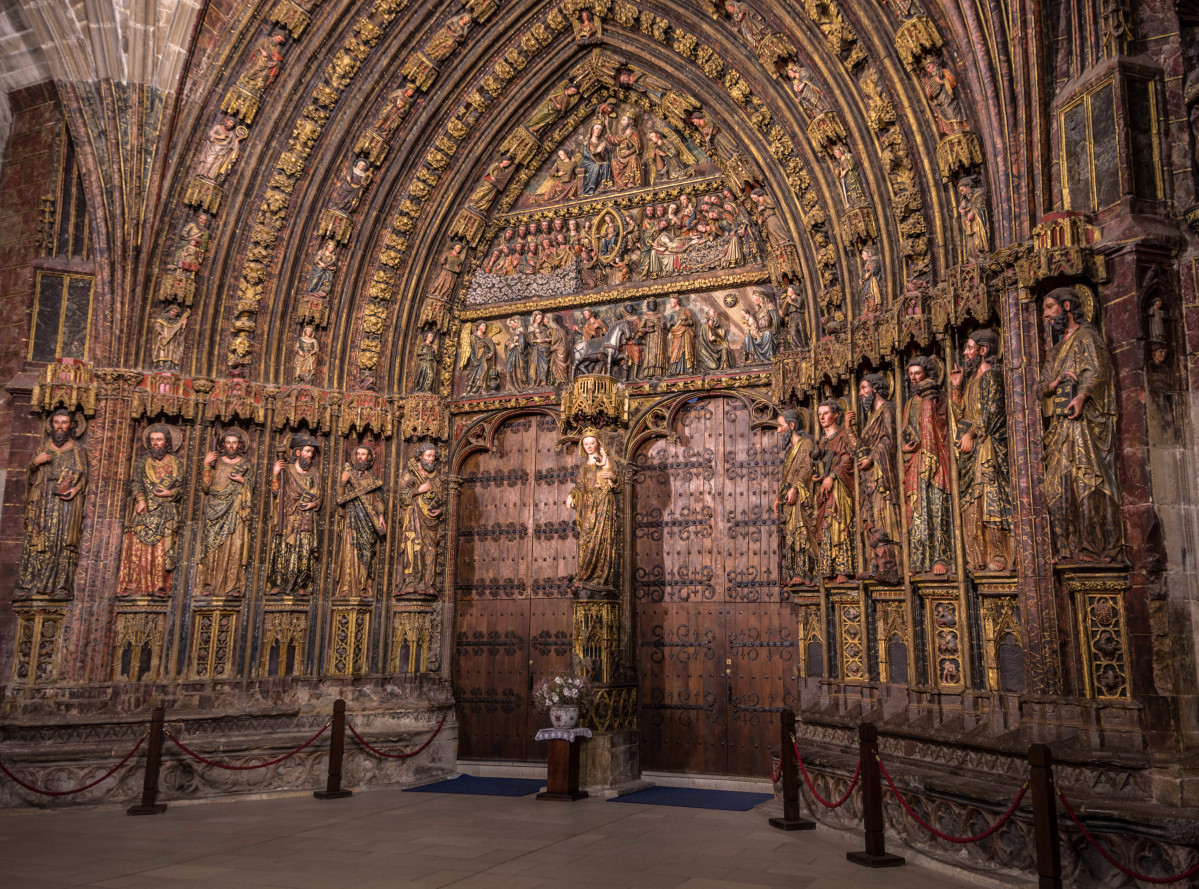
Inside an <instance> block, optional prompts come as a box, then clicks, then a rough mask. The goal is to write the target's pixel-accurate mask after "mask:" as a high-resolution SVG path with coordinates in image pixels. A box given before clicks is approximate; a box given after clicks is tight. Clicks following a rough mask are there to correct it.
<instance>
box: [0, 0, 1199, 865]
mask: <svg viewBox="0 0 1199 889" xmlns="http://www.w3.org/2000/svg"><path fill="white" fill-rule="evenodd" d="M33 5H35V4H16V8H17V9H18V10H20V11H21V14H20V15H17V14H16V13H14V16H15V17H13V16H10V17H8V18H5V19H3V20H0V30H3V29H9V30H11V31H12V32H13V33H12V34H11V35H9V36H11V40H10V41H9V45H11V46H12V47H16V48H20V51H16V50H15V49H14V52H13V53H6V60H5V61H4V62H2V63H0V68H3V69H4V70H5V71H6V72H7V76H8V79H7V80H6V81H5V82H6V83H7V84H10V85H13V86H14V88H13V89H12V91H11V92H10V93H9V94H8V97H7V99H8V106H9V107H10V110H11V115H0V120H3V121H6V122H5V123H3V124H0V131H2V132H3V133H4V134H5V138H6V139H7V141H6V142H4V143H3V144H4V145H5V148H4V155H3V164H4V167H3V169H4V175H3V179H2V180H0V215H2V216H3V217H4V219H5V220H6V221H7V223H8V224H7V225H6V226H5V230H6V231H7V232H10V235H8V236H6V237H8V238H9V240H6V241H5V242H4V244H3V245H2V249H3V255H4V258H5V262H4V263H0V265H2V266H3V268H2V269H0V301H3V303H4V304H5V306H6V307H7V309H6V311H5V312H4V318H5V321H4V323H3V325H0V330H2V331H3V335H2V336H0V369H2V370H3V377H4V380H5V386H6V389H5V391H6V393H7V394H6V396H5V399H4V400H3V401H2V402H0V428H3V430H4V431H5V432H6V434H5V435H4V436H3V437H2V438H3V441H2V442H0V466H3V467H4V470H3V472H4V474H3V475H2V476H0V479H2V481H0V489H2V490H3V492H4V494H3V505H2V511H0V552H2V553H3V554H4V564H5V567H6V569H8V570H6V571H4V572H0V639H2V640H3V642H2V643H0V681H2V682H3V683H5V684H4V690H3V693H2V695H0V714H2V716H3V720H2V721H3V722H4V724H5V728H4V730H3V732H2V733H0V758H3V759H5V761H14V762H24V763H27V764H28V765H27V766H26V769H27V770H26V773H25V774H27V775H28V776H29V777H30V778H31V779H37V778H38V777H39V776H48V775H58V776H67V777H71V776H75V777H80V779H81V781H82V778H83V777H85V776H88V775H91V774H92V772H93V771H94V769H95V768H96V765H97V763H98V762H99V761H100V760H101V759H102V758H103V757H102V755H101V754H102V751H99V746H103V745H102V744H100V742H101V740H102V741H103V742H104V744H109V742H110V741H111V742H112V743H113V744H115V743H116V742H117V741H121V740H123V739H125V738H129V739H131V741H132V740H136V737H137V733H138V732H139V731H140V730H141V729H140V726H141V725H142V722H143V721H144V719H145V718H146V713H147V712H148V710H149V708H150V707H151V706H153V705H155V704H158V703H163V704H164V706H168V708H169V710H170V712H171V714H172V718H173V719H178V720H180V721H181V722H180V724H181V725H185V726H187V730H188V731H190V732H193V733H200V734H203V733H209V734H212V733H214V732H216V731H217V730H218V727H227V726H228V725H232V724H233V723H237V724H238V725H242V724H243V723H242V722H238V720H243V721H244V720H250V721H249V722H244V725H245V726H246V729H245V734H244V735H243V736H242V737H243V741H242V742H241V743H242V748H240V749H243V750H244V752H245V753H246V754H247V755H249V754H253V755H256V756H257V755H264V754H273V753H277V752H279V751H284V750H290V749H292V748H293V747H294V746H295V743H296V742H297V739H299V740H303V739H304V738H306V737H308V736H309V735H310V734H311V733H312V732H313V731H316V730H317V729H319V727H320V726H321V725H323V723H324V721H325V720H326V716H325V713H326V711H327V710H328V707H329V706H330V704H331V702H332V700H334V699H336V698H339V697H340V698H343V699H345V700H346V701H347V702H348V707H349V708H350V709H351V710H352V711H353V712H354V714H355V720H356V722H357V724H358V725H359V727H360V728H363V729H365V730H373V731H375V732H376V733H389V737H394V738H397V739H399V741H401V742H403V741H405V740H408V739H411V740H413V742H414V746H415V743H416V741H417V739H421V738H426V737H428V736H430V734H432V733H433V732H434V729H437V732H436V734H435V739H434V742H433V743H432V744H431V745H430V746H429V748H428V752H427V754H422V757H420V758H414V759H411V760H403V761H399V760H396V761H382V762H381V761H380V760H377V759H370V758H368V757H366V756H364V755H363V756H358V755H357V754H355V755H352V756H350V758H349V759H347V764H346V767H345V777H346V781H347V783H358V784H366V783H369V782H371V781H375V782H389V783H411V782H413V781H415V780H418V779H421V778H424V777H428V776H432V775H438V774H442V773H444V772H446V771H448V770H450V769H452V768H453V766H454V763H455V760H456V759H461V760H479V759H483V760H510V761H518V762H528V761H540V760H544V759H545V758H546V747H545V745H544V743H542V742H537V741H535V740H534V738H533V736H534V734H535V733H536V731H537V729H538V728H540V727H542V723H543V722H544V720H545V716H544V715H543V714H541V713H538V712H537V711H536V708H535V707H534V706H533V698H532V688H533V685H534V684H535V683H536V681H537V680H538V679H540V678H542V677H544V676H546V675H549V674H552V673H573V674H574V675H576V676H581V677H584V678H586V679H587V680H588V681H589V682H590V684H591V686H592V691H593V694H592V700H591V703H590V708H589V709H588V711H587V713H586V714H585V725H586V726H587V727H589V728H591V729H592V731H593V738H592V740H591V742H589V743H588V745H587V747H586V748H585V749H584V751H583V754H582V755H583V778H584V783H585V784H589V785H590V786H593V787H615V786H618V785H621V784H627V783H628V782H631V781H633V780H635V779H636V778H638V776H639V775H640V773H641V771H642V770H643V769H644V770H659V771H667V772H685V773H692V774H701V775H725V774H733V775H744V776H757V777H762V776H765V775H768V774H770V773H771V770H772V756H771V747H772V746H777V744H778V740H779V725H780V714H781V713H782V712H783V711H784V710H794V711H796V712H797V714H798V716H799V723H798V728H797V733H798V740H799V743H800V744H801V745H803V748H804V750H805V754H804V755H805V758H806V759H807V761H808V765H809V767H810V771H811V774H812V778H813V780H814V781H815V782H816V786H817V787H818V788H819V789H820V790H821V792H824V793H829V794H834V795H835V796H839V795H840V794H841V793H842V792H844V788H845V787H846V786H847V782H848V780H849V779H848V773H846V771H845V769H844V768H843V766H844V763H845V762H851V761H852V759H851V757H852V755H853V751H855V750H856V749H857V748H856V744H857V740H856V731H855V730H856V726H857V725H858V723H860V722H862V721H871V722H874V723H876V724H877V725H878V726H879V728H880V732H881V733H882V736H883V741H882V742H881V743H882V744H883V749H884V751H885V752H886V754H887V756H888V761H889V762H891V761H898V760H902V761H903V762H904V764H905V767H906V768H907V771H908V772H909V773H916V774H924V775H927V776H929V777H930V780H931V778H932V776H935V778H936V783H937V789H936V790H932V789H928V788H925V789H923V790H921V789H919V788H914V789H913V790H912V794H913V796H914V797H916V798H918V799H919V800H920V805H921V806H922V807H923V808H922V811H924V812H926V814H927V816H928V817H930V818H931V817H935V818H936V819H938V824H940V825H941V827H943V828H944V829H946V830H947V831H949V832H950V833H958V834H962V833H970V832H971V831H972V830H973V829H974V828H976V827H977V823H976V819H977V817H978V813H979V812H990V811H992V810H993V809H994V805H995V799H997V798H998V796H997V795H996V794H998V795H1002V794H999V793H998V791H996V793H995V794H991V793H990V791H989V790H988V789H987V788H989V787H991V788H993V786H994V782H995V780H996V776H997V775H1001V776H1004V780H1005V781H1006V782H1007V783H1009V784H1010V783H1013V782H1015V783H1019V780H1017V778H1016V776H1018V775H1021V774H1023V772H1022V770H1023V769H1024V768H1025V764H1024V759H1023V757H1024V756H1025V754H1026V752H1027V750H1028V746H1029V744H1031V743H1034V742H1045V743H1049V744H1050V745H1051V746H1052V748H1053V752H1054V755H1055V757H1057V758H1058V760H1059V761H1061V762H1064V763H1067V764H1068V765H1067V766H1065V767H1063V769H1061V770H1059V772H1058V775H1057V781H1058V783H1059V785H1060V786H1062V787H1066V788H1068V789H1069V792H1070V794H1071V796H1072V798H1079V799H1084V800H1090V801H1091V802H1092V803H1093V804H1094V805H1095V806H1101V807H1102V809H1103V813H1104V815H1103V818H1104V820H1103V827H1102V829H1103V830H1107V831H1108V833H1106V834H1104V836H1105V838H1106V839H1105V841H1106V842H1108V844H1109V847H1110V848H1113V849H1115V850H1116V852H1117V853H1119V855H1120V856H1121V857H1124V858H1128V857H1129V856H1133V855H1134V854H1135V855H1136V856H1139V858H1138V860H1141V861H1149V860H1152V861H1153V862H1157V865H1155V866H1158V865H1160V868H1159V869H1160V870H1161V871H1162V872H1163V873H1165V872H1168V871H1170V870H1178V869H1180V868H1181V867H1183V866H1184V865H1185V864H1186V863H1187V862H1188V861H1189V859H1188V858H1187V855H1188V854H1189V853H1188V852H1187V849H1186V844H1187V843H1188V842H1190V840H1189V839H1188V838H1187V835H1186V831H1185V829H1184V828H1182V827H1179V826H1178V825H1183V824H1186V823H1187V819H1188V818H1191V817H1193V816H1194V814H1195V812H1196V807H1199V796H1197V794H1196V787H1199V783H1197V780H1196V773H1195V769H1194V766H1193V762H1192V760H1193V759H1194V753H1195V751H1196V749H1199V747H1197V745H1199V735H1197V734H1196V728H1195V725H1194V720H1193V718H1192V717H1191V716H1190V715H1188V714H1192V713H1193V710H1194V704H1195V695H1196V688H1197V687H1199V674H1197V673H1196V658H1195V647H1196V646H1195V630H1194V621H1193V612H1194V610H1195V602H1196V598H1195V592H1194V589H1195V587H1196V585H1195V583H1194V579H1195V578H1194V576H1193V575H1194V570H1195V569H1194V567H1193V566H1192V564H1191V561H1192V560H1190V559H1189V557H1188V555H1187V554H1188V552H1193V551H1194V550H1195V548H1196V541H1195V540H1194V539H1193V538H1194V536H1195V523H1194V522H1193V521H1192V519H1191V515H1192V512H1193V510H1194V506H1195V504H1196V503H1197V502H1199V484H1197V481H1196V476H1195V470H1194V460H1193V459H1192V453H1193V442H1194V437H1195V431H1194V430H1195V426H1194V422H1193V420H1192V418H1191V409H1192V406H1193V404H1194V396H1193V394H1192V393H1193V392H1194V391H1195V390H1196V387H1195V385H1193V384H1192V381H1191V376H1190V374H1191V371H1192V365H1193V362H1191V361H1190V360H1189V353H1190V352H1191V351H1193V349H1192V348H1190V346H1189V345H1188V344H1190V343H1192V342H1194V341H1195V337H1194V335H1193V334H1194V330H1193V328H1194V325H1195V317H1194V311H1193V309H1194V306H1195V305H1196V302H1197V301H1199V258H1197V257H1199V209H1197V208H1199V203H1197V201H1199V198H1197V197H1196V186H1197V184H1199V156H1197V155H1196V146H1197V144H1199V51H1197V50H1196V46H1199V39H1197V37H1199V33H1197V32H1199V16H1197V15H1196V14H1195V11H1194V10H1193V9H1187V8H1184V7H1185V4H1177V5H1172V4H1169V3H1162V2H1157V0H1137V2H1125V3H1120V2H1113V3H1104V4H1101V5H1102V9H1099V8H1098V7H1094V8H1093V7H1086V8H1083V7H1078V6H1060V5H1059V6H1053V7H1046V8H1044V9H1042V8H1036V9H1032V8H1029V9H1024V8H1021V9H1009V8H1007V7H1000V6H997V5H995V4H992V3H988V2H983V0H976V2H972V3H967V4H966V5H965V6H961V5H952V4H944V3H938V2H928V3H921V2H919V0H895V2H885V3H884V2H867V3H858V4H849V3H841V2H835V0H834V2H824V0H821V2H817V0H810V2H809V0H804V2H798V3H793V4H777V3H766V2H754V0H745V2H743V0H700V2H686V3H684V2H676V0H645V2H632V0H552V2H546V0H446V2H436V0H260V2H253V3H248V4H241V5H238V4H229V3H225V2H216V0H214V2H211V3H208V4H203V5H201V6H200V7H199V8H196V7H195V5H193V4H175V3H173V2H169V0H159V2H157V4H155V3H150V4H141V5H139V6H138V8H137V9H136V10H130V11H121V12H120V13H119V14H118V12H117V11H116V8H115V7H114V8H112V9H110V8H109V5H108V4H105V3H96V4H87V8H86V9H82V10H80V9H74V7H72V6H71V5H70V4H41V5H38V9H37V10H36V14H34V11H30V10H25V7H26V6H29V7H31V9H32V6H33ZM235 6H236V7H237V8H236V9H234V7H235ZM60 7H61V8H60ZM122 10H123V8H122ZM26 13H28V14H27V15H26ZM22 16H24V17H22ZM147 17H148V18H147ZM26 19H28V21H26ZM84 19H86V21H84ZM93 19H94V21H93ZM85 33H87V34H88V35H89V36H87V37H85V36H84V34H85ZM96 41H99V43H104V42H105V41H111V46H107V44H106V46H107V49H106V50H105V51H104V52H100V51H99V50H97V49H95V48H94V47H93V44H94V43H95V42H96ZM85 50H86V51H85ZM9 56H11V59H12V61H9V60H8V57H9ZM22 60H24V61H22ZM247 713H249V714H254V715H253V716H252V717H247V716H246V714H247ZM251 726H252V728H253V731H251V730H250V727H251ZM439 726H440V728H438V727H439ZM220 731H222V732H224V731H225V728H220ZM320 755H321V754H319V753H318V752H317V750H316V748H313V749H312V750H309V751H307V752H304V753H302V754H300V755H299V756H298V757H297V759H296V762H298V763H300V764H301V768H300V769H299V770H298V771H297V770H294V769H293V768H292V767H291V766H289V767H286V768H284V767H279V768H275V767H272V768H271V769H270V770H268V771H266V772H265V773H264V775H265V777H264V778H262V779H261V780H262V782H263V783H259V784H254V785H253V787H254V788H255V789H286V788H294V787H298V786H301V785H302V784H303V780H304V779H303V777H302V776H300V773H303V774H305V775H306V774H308V772H311V771H312V770H313V769H314V768H317V767H318V765H317V764H318V763H319V756H320ZM268 758H269V757H268ZM293 765H294V763H293ZM320 768H323V766H320ZM163 769H164V772H163V779H162V786H163V788H164V791H163V792H164V793H167V794H169V795H173V796H175V797H184V796H206V795H214V794H218V793H223V792H226V791H232V790H238V789H243V788H248V787H250V785H248V784H244V783H242V779H241V778H240V777H239V776H238V775H237V774H231V773H220V772H217V771H214V770H207V771H205V770H200V771H193V770H192V769H191V768H190V767H189V766H186V765H185V764H184V763H182V762H181V761H176V760H170V759H168V760H166V761H164V765H163ZM56 780H57V779H56ZM62 780H64V781H65V780H66V778H62ZM256 780H257V779H256ZM136 790H137V788H136V787H134V786H132V784H130V785H129V786H125V785H123V784H122V785H121V787H120V788H118V790H117V791H108V790H106V791H103V792H104V793H108V794H109V796H107V797H103V798H104V799H109V798H110V797H111V794H112V793H117V795H121V794H124V795H126V796H129V795H131V794H135V793H136ZM101 792H102V791H94V792H93V791H89V792H88V793H87V794H84V795H83V796H82V797H80V798H81V799H85V800H99V799H101V798H102V797H101V796H99V795H98V794H100V793H101ZM89 794H90V795H89ZM0 799H2V800H4V802H5V804H8V805H17V804H21V803H23V802H24V801H27V799H28V798H27V796H26V795H25V794H24V791H22V790H21V789H20V788H19V787H18V786H17V785H14V784H10V783H3V784H0ZM820 817H822V818H826V819H827V822H828V823H830V824H834V825H845V824H849V823H850V822H849V821H841V820H838V819H839V818H840V817H841V816H839V815H832V816H826V815H821V816H820ZM844 817H845V818H847V819H848V818H850V817H851V816H848V815H846V816H844ZM888 819H889V823H890V827H891V829H893V830H895V831H897V832H898V833H899V834H900V835H901V836H902V838H903V839H904V841H905V842H909V843H910V844H912V845H913V846H917V847H920V848H921V849H922V851H923V852H924V853H925V854H929V855H934V856H939V857H943V858H945V859H946V860H952V861H953V862H954V863H956V864H958V865H961V866H966V867H977V868H983V869H991V870H996V869H997V870H999V871H1001V872H1003V873H1008V874H1017V873H1023V872H1024V871H1025V870H1027V868H1028V867H1029V863H1030V861H1031V858H1030V855H1031V853H1030V851H1029V843H1027V842H1023V841H1021V842H1005V843H997V844H995V845H994V846H993V847H987V851H986V853H985V855H984V853H983V852H979V851H976V850H977V849H978V848H981V847H966V848H965V849H964V851H962V852H961V854H960V855H959V854H957V853H956V852H955V853H952V854H951V853H949V852H946V851H945V849H943V848H941V847H940V846H935V845H929V844H930V843H932V841H931V840H928V839H926V838H924V836H923V835H922V834H919V833H917V832H915V830H914V828H913V827H912V824H910V823H909V822H907V821H905V820H903V819H902V818H901V817H900V816H899V815H898V814H897V812H896V813H890V812H889V814H888ZM1021 823H1023V822H1021ZM1145 824H1152V825H1154V826H1153V827H1152V829H1151V830H1149V829H1142V827H1141V826H1143V825H1145ZM1024 826H1025V827H1027V825H1024ZM1117 827H1119V829H1118V830H1117ZM1134 827H1135V828H1136V829H1133V828H1134ZM1020 829H1024V828H1023V827H1022V828H1020ZM1097 829H1099V828H1098V827H1097ZM1063 836H1064V837H1065V839H1064V841H1063V842H1064V845H1065V848H1064V849H1063V854H1064V856H1065V857H1066V859H1067V862H1068V867H1069V868H1070V869H1071V873H1072V875H1073V881H1074V882H1073V884H1074V885H1079V886H1102V885H1114V883H1112V882H1111V881H1112V880H1114V879H1115V877H1114V874H1115V872H1114V871H1113V870H1111V869H1110V867H1109V866H1108V865H1107V863H1106V862H1104V861H1102V860H1100V859H1098V858H1097V857H1095V856H1094V855H1090V854H1083V853H1082V851H1081V850H1082V848H1083V845H1082V844H1083V840H1082V839H1081V837H1080V836H1078V835H1075V834H1072V833H1070V832H1069V831H1067V832H1066V833H1065V834H1064V835H1063ZM1125 853H1127V854H1125ZM979 856H982V857H979Z"/></svg>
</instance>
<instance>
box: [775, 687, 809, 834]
mask: <svg viewBox="0 0 1199 889" xmlns="http://www.w3.org/2000/svg"><path fill="white" fill-rule="evenodd" d="M780 723H781V725H780V729H779V765H780V772H781V776H780V778H781V780H782V782H783V817H782V818H771V819H770V826H771V827H775V828H778V829H779V830H814V829H815V828H816V822H815V821H808V820H807V819H804V818H800V817H799V759H798V757H796V755H795V711H794V710H784V711H783V713H782V719H781V720H780Z"/></svg>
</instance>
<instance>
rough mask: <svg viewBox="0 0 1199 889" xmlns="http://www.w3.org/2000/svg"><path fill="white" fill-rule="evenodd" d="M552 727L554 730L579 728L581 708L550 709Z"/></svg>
mask: <svg viewBox="0 0 1199 889" xmlns="http://www.w3.org/2000/svg"><path fill="white" fill-rule="evenodd" d="M550 725H552V726H553V727H554V728H577V727H578V725H579V708H578V707H550Z"/></svg>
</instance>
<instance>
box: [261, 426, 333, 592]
mask: <svg viewBox="0 0 1199 889" xmlns="http://www.w3.org/2000/svg"><path fill="white" fill-rule="evenodd" d="M319 450H320V444H319V443H318V442H317V440H316V439H315V438H313V437H312V436H310V435H303V434H301V435H293V436H292V437H291V453H292V459H291V460H290V461H288V460H285V459H282V458H280V459H278V460H276V461H275V467H274V469H273V471H272V474H271V493H272V494H273V495H274V499H275V508H274V517H273V523H274V541H273V543H272V545H271V563H270V574H269V578H268V581H267V584H268V587H269V594H270V595H272V596H297V595H299V596H304V595H308V594H309V593H311V592H312V582H313V580H314V576H313V575H314V573H315V570H314V569H315V565H316V560H317V559H318V558H319V554H318V551H317V537H316V518H317V514H318V513H319V511H320V508H321V500H322V498H323V491H322V488H321V474H320V470H319V469H318V468H317V467H316V466H315V465H314V462H315V460H316V455H317V452H318V451H319Z"/></svg>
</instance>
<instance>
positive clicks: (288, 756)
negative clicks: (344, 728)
mask: <svg viewBox="0 0 1199 889" xmlns="http://www.w3.org/2000/svg"><path fill="white" fill-rule="evenodd" d="M328 728H329V723H327V722H326V723H325V725H324V727H323V728H322V729H321V730H320V731H319V732H317V733H316V734H315V735H313V736H312V737H311V738H309V739H308V740H307V741H305V742H304V743H303V744H301V745H300V746H299V747H297V748H296V749H295V750H293V751H291V753H284V754H283V755H282V756H277V757H275V758H274V759H269V760H267V761H266V762H260V763H257V764H255V765H252V766H230V765H226V764H225V763H223V762H216V761H215V760H211V759H209V758H208V757H206V756H201V755H200V754H199V753H196V751H194V750H192V749H191V748H190V747H187V746H186V745H184V743H183V742H182V741H180V740H179V739H178V738H176V737H175V736H174V735H172V734H171V733H170V732H167V731H164V732H163V734H164V735H166V736H167V738H169V739H170V741H171V743H172V744H174V745H175V746H176V747H178V748H179V749H180V750H182V751H183V752H184V753H186V754H187V755H188V756H190V757H191V758H192V759H194V760H196V761H197V762H202V763H204V765H206V766H212V767H213V768H217V769H225V770H226V771H229V772H248V771H250V770H252V769H265V768H266V767H267V766H273V765H275V764H276V763H281V762H283V761H284V760H285V759H291V758H292V757H293V756H295V755H296V754H297V753H299V752H300V751H301V750H303V749H304V748H305V747H308V746H309V745H310V744H312V742H313V741H315V740H316V739H317V738H319V737H320V736H321V735H323V734H324V733H325V732H326V730H328Z"/></svg>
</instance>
